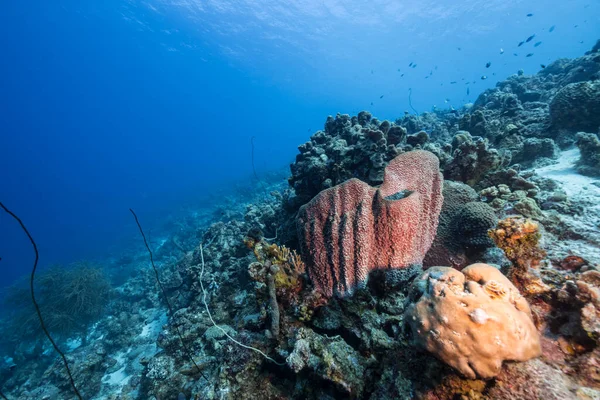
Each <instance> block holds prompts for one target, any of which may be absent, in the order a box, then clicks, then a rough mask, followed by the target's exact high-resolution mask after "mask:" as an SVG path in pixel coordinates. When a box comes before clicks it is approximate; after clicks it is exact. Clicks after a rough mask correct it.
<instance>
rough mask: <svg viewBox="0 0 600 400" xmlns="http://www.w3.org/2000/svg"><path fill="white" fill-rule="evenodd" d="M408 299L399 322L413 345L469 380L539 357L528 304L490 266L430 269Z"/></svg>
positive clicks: (415, 285) (534, 329)
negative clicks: (507, 363)
mask: <svg viewBox="0 0 600 400" xmlns="http://www.w3.org/2000/svg"><path fill="white" fill-rule="evenodd" d="M410 299H411V304H410V305H409V306H408V308H407V309H406V312H405V314H404V318H405V322H406V323H407V325H408V326H409V327H410V330H411V332H412V335H413V339H414V341H415V342H416V344H417V345H419V346H421V347H423V348H425V349H427V350H428V351H430V352H431V353H433V354H434V355H435V356H436V357H438V358H439V359H440V360H442V361H444V362H445V363H447V364H448V365H450V366H452V367H453V368H455V369H456V370H458V371H459V372H461V373H462V374H463V375H465V376H466V377H468V378H471V379H475V378H476V377H480V378H492V377H494V376H496V375H497V374H498V373H499V372H500V369H501V367H502V362H503V361H505V360H513V361H526V360H529V359H531V358H534V357H537V356H539V355H540V353H541V347H540V339H539V334H538V332H537V330H536V328H535V326H534V324H533V321H532V318H531V311H530V309H529V305H528V304H527V301H526V300H525V298H523V297H522V296H521V295H520V294H519V291H518V290H517V288H516V287H515V286H514V285H513V284H512V283H510V281H509V280H508V279H507V278H506V277H505V276H504V275H502V273H501V272H500V271H499V270H497V269H496V268H494V267H492V266H490V265H487V264H473V265H470V266H468V267H466V268H465V269H463V270H462V272H459V271H457V270H455V269H453V268H448V267H432V268H430V269H428V270H427V271H426V272H425V273H424V274H423V275H422V276H421V277H420V278H418V279H417V280H416V281H415V282H414V283H413V285H412V287H411V293H410Z"/></svg>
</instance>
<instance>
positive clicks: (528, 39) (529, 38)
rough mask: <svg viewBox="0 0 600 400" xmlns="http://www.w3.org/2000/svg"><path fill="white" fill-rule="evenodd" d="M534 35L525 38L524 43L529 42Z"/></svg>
mask: <svg viewBox="0 0 600 400" xmlns="http://www.w3.org/2000/svg"><path fill="white" fill-rule="evenodd" d="M534 37H535V35H531V36H529V37H528V38H527V40H525V43H529V42H531V41H532V40H533V38H534Z"/></svg>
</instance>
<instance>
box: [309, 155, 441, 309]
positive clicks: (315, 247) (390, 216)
mask: <svg viewBox="0 0 600 400" xmlns="http://www.w3.org/2000/svg"><path fill="white" fill-rule="evenodd" d="M442 201H443V198H442V177H441V174H440V173H439V172H438V160H437V158H436V157H435V156H434V155H433V154H431V153H429V152H426V151H422V150H418V151H412V152H408V153H404V154H401V155H399V156H398V157H396V158H395V159H394V160H392V162H390V164H389V165H388V166H387V168H386V169H385V176H384V180H383V184H382V185H381V187H380V188H379V189H375V188H374V187H372V186H369V185H368V184H366V183H364V182H362V181H359V180H358V179H351V180H349V181H347V182H344V183H343V184H341V185H338V186H335V187H333V188H331V189H327V190H325V191H323V192H322V193H320V194H319V195H318V196H317V197H315V198H314V199H313V200H311V201H310V202H309V203H308V204H307V205H305V206H303V207H302V208H301V209H300V212H299V214H298V235H299V240H300V243H301V249H302V253H303V255H304V257H305V260H306V264H307V270H308V273H309V276H310V278H311V280H312V282H313V284H314V285H315V287H316V288H317V289H318V290H320V291H321V292H323V293H324V294H325V295H326V296H328V297H331V296H332V295H334V294H339V295H345V294H349V293H352V291H353V289H354V288H355V287H357V286H361V285H364V284H365V283H366V281H367V278H368V275H369V272H370V271H372V270H377V269H387V268H406V267H409V266H411V265H414V264H421V263H422V261H423V257H424V256H425V254H426V252H427V250H429V247H430V246H431V243H432V241H433V238H434V236H435V232H436V228H437V225H438V216H439V213H440V209H441V206H442Z"/></svg>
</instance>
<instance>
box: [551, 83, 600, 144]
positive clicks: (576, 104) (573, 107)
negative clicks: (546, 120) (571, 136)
mask: <svg viewBox="0 0 600 400" xmlns="http://www.w3.org/2000/svg"><path fill="white" fill-rule="evenodd" d="M550 116H551V117H552V125H553V126H555V127H556V128H562V129H567V130H569V131H574V132H578V131H585V132H597V131H598V129H599V128H600V82H599V81H593V82H589V81H586V82H577V83H571V84H569V85H567V86H565V87H563V88H562V89H561V90H559V91H558V93H556V96H554V98H553V99H552V101H551V102H550Z"/></svg>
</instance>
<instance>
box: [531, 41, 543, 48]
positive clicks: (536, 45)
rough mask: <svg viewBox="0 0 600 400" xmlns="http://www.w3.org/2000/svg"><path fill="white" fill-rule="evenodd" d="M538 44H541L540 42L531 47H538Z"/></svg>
mask: <svg viewBox="0 0 600 400" xmlns="http://www.w3.org/2000/svg"><path fill="white" fill-rule="evenodd" d="M540 44H542V42H537V43H536V44H534V45H533V47H538V46H539V45H540Z"/></svg>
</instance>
